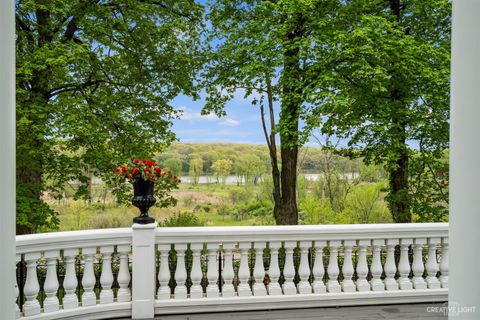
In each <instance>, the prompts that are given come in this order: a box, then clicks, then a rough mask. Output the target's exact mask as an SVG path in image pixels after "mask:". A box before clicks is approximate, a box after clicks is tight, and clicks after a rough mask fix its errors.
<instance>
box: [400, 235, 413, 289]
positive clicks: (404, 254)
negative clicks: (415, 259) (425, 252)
mask: <svg viewBox="0 0 480 320" xmlns="http://www.w3.org/2000/svg"><path fill="white" fill-rule="evenodd" d="M412 243H413V241H412V239H400V262H399V263H398V273H399V274H400V278H399V279H398V284H399V286H400V290H412V289H413V285H412V282H411V281H410V279H409V278H408V276H409V274H410V261H409V260H408V247H409V246H410V245H411V244H412Z"/></svg>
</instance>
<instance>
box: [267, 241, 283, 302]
mask: <svg viewBox="0 0 480 320" xmlns="http://www.w3.org/2000/svg"><path fill="white" fill-rule="evenodd" d="M281 247H282V244H281V243H280V242H278V241H275V242H269V243H268V248H269V249H270V266H269V267H268V277H269V278H270V283H269V284H268V294H269V295H271V296H278V295H281V294H282V288H281V287H280V284H279V283H278V279H279V278H280V267H279V265H278V249H280V248H281Z"/></svg>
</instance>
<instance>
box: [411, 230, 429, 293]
mask: <svg viewBox="0 0 480 320" xmlns="http://www.w3.org/2000/svg"><path fill="white" fill-rule="evenodd" d="M413 242H414V245H413V262H412V272H413V279H412V283H413V288H415V289H426V288H427V283H426V282H425V280H424V279H423V272H424V271H425V267H424V266H423V246H424V245H425V244H426V243H427V239H424V238H417V239H414V241H413Z"/></svg>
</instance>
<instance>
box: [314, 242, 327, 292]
mask: <svg viewBox="0 0 480 320" xmlns="http://www.w3.org/2000/svg"><path fill="white" fill-rule="evenodd" d="M326 244H327V242H326V241H315V262H314V264H313V269H312V273H313V277H314V281H313V286H312V287H313V292H315V293H325V292H327V287H325V284H324V283H323V276H324V275H325V266H324V265H323V248H324V247H325V245H326Z"/></svg>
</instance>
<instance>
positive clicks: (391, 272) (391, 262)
mask: <svg viewBox="0 0 480 320" xmlns="http://www.w3.org/2000/svg"><path fill="white" fill-rule="evenodd" d="M398 243H399V241H398V239H387V240H386V244H387V260H386V261H385V288H386V289H387V290H388V291H395V290H398V282H397V281H396V280H395V273H397V266H396V264H395V246H396V245H398Z"/></svg>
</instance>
